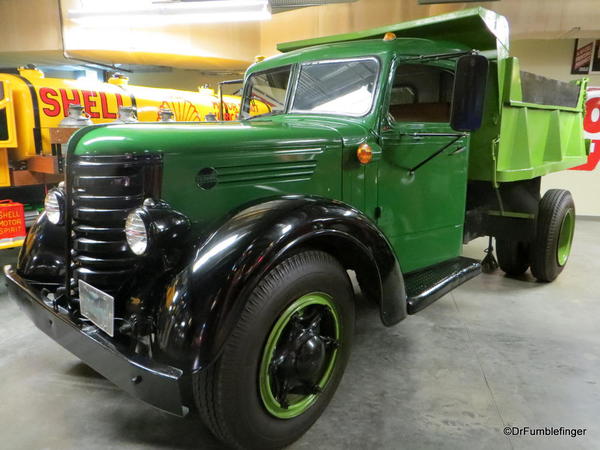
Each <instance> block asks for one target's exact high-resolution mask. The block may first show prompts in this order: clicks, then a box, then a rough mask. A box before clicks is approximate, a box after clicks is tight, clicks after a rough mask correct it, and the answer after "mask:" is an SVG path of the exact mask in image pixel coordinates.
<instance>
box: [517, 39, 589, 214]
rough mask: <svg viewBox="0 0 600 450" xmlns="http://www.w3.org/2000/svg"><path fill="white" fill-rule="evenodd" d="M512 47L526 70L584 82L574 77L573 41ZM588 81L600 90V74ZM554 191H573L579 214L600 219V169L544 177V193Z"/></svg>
mask: <svg viewBox="0 0 600 450" xmlns="http://www.w3.org/2000/svg"><path fill="white" fill-rule="evenodd" d="M598 37H599V38H600V36H598ZM511 46H512V47H511V54H512V55H513V56H516V57H518V58H519V62H520V64H521V69H522V70H526V71H528V72H533V73H537V74H540V75H544V76H547V77H550V78H556V79H558V80H564V81H568V80H573V79H577V78H581V77H580V76H578V75H571V60H572V58H573V47H574V40H573V39H560V40H542V39H531V40H521V41H513V42H512V43H511ZM588 78H589V79H590V86H598V87H600V74H597V75H590V76H588ZM597 151H600V149H597ZM552 188H560V189H568V190H570V191H571V193H572V194H573V197H574V198H575V205H576V208H577V214H582V215H590V216H600V196H599V193H600V165H599V166H598V167H596V170H594V171H593V172H585V171H579V170H565V171H562V172H556V173H552V174H550V175H547V176H545V177H543V178H542V190H543V191H546V190H547V189H552Z"/></svg>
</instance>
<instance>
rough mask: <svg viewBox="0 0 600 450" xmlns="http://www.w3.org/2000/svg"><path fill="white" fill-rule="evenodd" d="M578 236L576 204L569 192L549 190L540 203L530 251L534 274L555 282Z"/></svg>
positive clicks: (539, 277) (538, 277)
mask: <svg viewBox="0 0 600 450" xmlns="http://www.w3.org/2000/svg"><path fill="white" fill-rule="evenodd" d="M574 232H575V204H574V202H573V197H571V193H570V192H569V191H565V190H562V189H550V190H549V191H548V192H546V194H544V197H543V198H542V200H541V201H540V205H539V211H538V219H537V234H536V237H535V240H534V242H533V245H532V249H531V273H532V274H533V276H534V277H536V278H537V279H538V280H540V281H553V280H554V279H555V278H556V277H557V276H558V275H559V274H560V273H561V272H562V270H563V268H564V266H565V264H566V263H567V260H568V259H569V255H570V253H571V244H572V242H573V234H574Z"/></svg>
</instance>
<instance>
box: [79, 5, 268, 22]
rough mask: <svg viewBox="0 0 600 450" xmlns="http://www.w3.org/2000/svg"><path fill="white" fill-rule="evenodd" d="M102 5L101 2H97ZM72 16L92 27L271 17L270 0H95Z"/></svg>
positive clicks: (244, 20)
mask: <svg viewBox="0 0 600 450" xmlns="http://www.w3.org/2000/svg"><path fill="white" fill-rule="evenodd" d="M98 5H102V6H98ZM68 17H69V19H71V20H73V21H74V22H76V23H78V24H80V25H84V26H89V27H128V28H131V27H143V28H146V27H154V26H166V25H184V24H205V23H226V22H248V21H257V20H268V19H270V18H271V8H270V5H269V1H268V0H211V1H194V2H173V3H154V2H148V1H146V2H140V1H137V2H122V1H120V2H111V1H106V2H102V3H99V2H98V3H97V2H94V4H93V6H90V7H84V8H80V9H72V10H69V12H68Z"/></svg>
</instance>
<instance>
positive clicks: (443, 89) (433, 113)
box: [389, 64, 454, 122]
mask: <svg viewBox="0 0 600 450" xmlns="http://www.w3.org/2000/svg"><path fill="white" fill-rule="evenodd" d="M453 84H454V75H453V74H452V72H450V71H448V70H445V69H442V68H439V67H435V66H426V65H423V64H401V65H399V66H398V69H397V70H396V76H395V78H394V84H393V86H392V95H391V99H390V111H389V112H390V115H391V117H393V118H394V120H396V121H398V122H450V103H451V101H452V86H453Z"/></svg>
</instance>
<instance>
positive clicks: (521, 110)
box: [469, 58, 588, 183]
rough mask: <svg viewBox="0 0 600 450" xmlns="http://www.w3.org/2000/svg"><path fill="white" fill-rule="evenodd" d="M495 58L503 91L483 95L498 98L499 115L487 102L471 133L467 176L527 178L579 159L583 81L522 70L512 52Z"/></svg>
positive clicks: (584, 152) (583, 148)
mask: <svg viewBox="0 0 600 450" xmlns="http://www.w3.org/2000/svg"><path fill="white" fill-rule="evenodd" d="M500 64H504V65H505V83H504V92H503V93H502V94H499V95H500V97H501V98H500V99H498V98H497V97H496V98H494V97H493V95H492V98H487V99H486V102H487V103H488V105H489V104H490V103H492V104H495V105H498V103H497V101H498V100H501V102H500V104H499V106H500V108H499V117H497V120H496V117H494V115H493V112H492V110H491V108H490V107H489V106H488V111H486V122H484V127H483V128H482V129H481V130H479V131H477V132H476V133H474V139H473V142H474V147H473V149H472V151H471V159H470V162H469V163H470V168H469V178H470V179H472V180H484V181H492V182H495V183H499V182H510V181H519V180H528V179H532V178H535V177H539V176H542V175H546V174H548V173H551V172H557V171H560V170H565V169H568V168H571V167H575V166H577V165H579V164H583V163H584V162H585V161H586V158H587V154H588V149H587V147H586V145H585V140H584V132H583V115H584V114H583V113H584V102H585V90H586V86H587V81H586V80H580V81H577V82H574V83H564V82H561V81H557V80H551V79H548V78H544V77H540V76H537V75H533V74H529V73H524V72H521V71H520V70H519V61H518V59H517V58H507V59H506V60H504V61H502V62H500ZM488 114H492V116H491V117H487V115H488ZM496 121H497V122H498V126H497V127H496V129H495V127H494V126H493V124H494V123H495V122H496ZM486 123H487V125H488V126H487V127H486V126H485V125H486ZM494 131H495V132H497V134H496V136H494V135H493V132H494ZM475 146H477V147H475Z"/></svg>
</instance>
